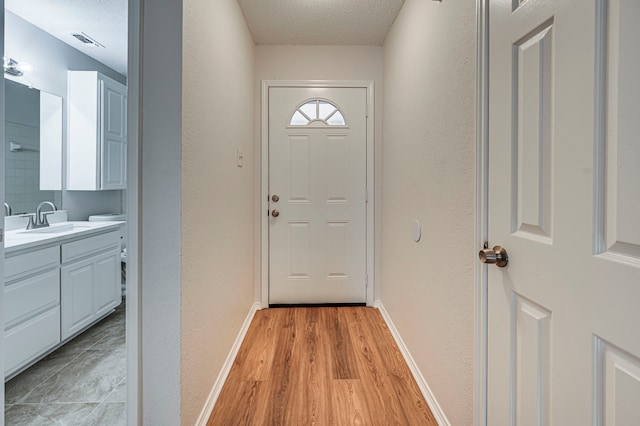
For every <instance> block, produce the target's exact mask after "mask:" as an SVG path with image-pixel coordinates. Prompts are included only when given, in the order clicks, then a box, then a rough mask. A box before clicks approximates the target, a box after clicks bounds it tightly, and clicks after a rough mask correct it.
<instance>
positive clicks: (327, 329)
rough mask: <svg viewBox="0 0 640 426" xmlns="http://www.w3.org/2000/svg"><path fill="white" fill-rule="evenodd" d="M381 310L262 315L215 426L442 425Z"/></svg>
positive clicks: (219, 408) (249, 337) (316, 310)
mask: <svg viewBox="0 0 640 426" xmlns="http://www.w3.org/2000/svg"><path fill="white" fill-rule="evenodd" d="M436 424H437V423H436V421H435V419H434V418H433V415H432V414H431V411H430V410H429V407H428V406H427V403H426V402H425V400H424V398H423V396H422V394H421V393H420V390H419V388H418V386H417V384H416V382H415V380H414V379H413V376H412V375H411V373H410V371H409V369H408V367H407V365H406V363H405V362H404V359H403V358H402V355H401V354H400V351H399V350H398V347H397V346H396V344H395V342H394V340H393V338H392V337H391V334H390V333H389V330H388V329H387V327H386V324H385V323H384V320H383V319H382V316H381V315H380V313H379V312H378V310H377V309H373V308H365V307H345V308H342V307H341V308H278V309H266V310H262V311H259V312H257V313H256V316H255V318H254V319H253V322H252V323H251V326H250V328H249V331H248V333H247V336H246V338H245V340H244V342H243V344H242V347H241V348H240V351H239V353H238V356H237V358H236V360H235V363H234V365H233V367H232V369H231V371H230V373H229V377H228V378H227V381H226V383H225V385H224V387H223V389H222V392H221V394H220V397H219V398H218V401H217V403H216V406H215V407H214V410H213V413H212V414H211V417H210V418H209V421H208V423H207V425H209V426H213V425H225V426H226V425H283V426H288V425H385V426H387V425H411V426H414V425H436Z"/></svg>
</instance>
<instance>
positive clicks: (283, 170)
mask: <svg viewBox="0 0 640 426" xmlns="http://www.w3.org/2000/svg"><path fill="white" fill-rule="evenodd" d="M366 102H367V94H366V89H364V88H326V87H323V88H318V87H315V88H300V87H286V88H285V87H271V88H269V203H270V212H269V214H270V217H269V303H270V304H295V303H364V302H365V300H366V282H365V278H366V189H367V188H366V129H367V126H366V122H367V117H366Z"/></svg>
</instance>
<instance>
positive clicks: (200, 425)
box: [196, 302, 262, 426]
mask: <svg viewBox="0 0 640 426" xmlns="http://www.w3.org/2000/svg"><path fill="white" fill-rule="evenodd" d="M261 309H262V305H261V304H260V303H258V302H256V303H254V304H253V306H251V309H250V310H249V313H248V314H247V317H246V318H245V320H244V323H243V324H242V328H240V332H239V333H238V337H236V341H235V342H233V346H232V347H231V351H229V355H227V359H226V360H225V361H224V364H223V365H222V369H221V370H220V373H219V374H218V378H217V379H216V381H215V382H214V384H213V388H212V389H211V392H209V397H208V398H207V400H206V401H205V404H204V407H203V408H202V411H201V412H200V416H198V420H196V426H206V424H207V421H208V420H209V417H211V413H212V412H213V407H215V405H216V401H217V400H218V397H219V396H220V391H222V386H224V382H225V381H226V380H227V377H228V376H229V372H230V371H231V367H232V366H233V363H234V361H235V360H236V356H238V351H239V350H240V346H242V342H243V341H244V338H245V336H246V335H247V331H248V330H249V326H250V325H251V321H253V317H254V316H255V314H256V312H257V311H259V310H261Z"/></svg>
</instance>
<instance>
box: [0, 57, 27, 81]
mask: <svg viewBox="0 0 640 426" xmlns="http://www.w3.org/2000/svg"><path fill="white" fill-rule="evenodd" d="M2 60H3V65H4V72H5V74H9V75H12V76H14V77H20V76H22V75H24V73H25V72H29V71H31V64H29V63H28V62H18V61H16V60H15V59H13V58H10V57H8V56H4V57H3V58H2Z"/></svg>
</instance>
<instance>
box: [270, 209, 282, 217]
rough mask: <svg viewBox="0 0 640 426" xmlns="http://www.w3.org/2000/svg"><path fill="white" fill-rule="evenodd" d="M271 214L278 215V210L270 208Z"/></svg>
mask: <svg viewBox="0 0 640 426" xmlns="http://www.w3.org/2000/svg"><path fill="white" fill-rule="evenodd" d="M271 216H273V217H278V216H280V212H279V211H278V210H276V209H273V210H271Z"/></svg>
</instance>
